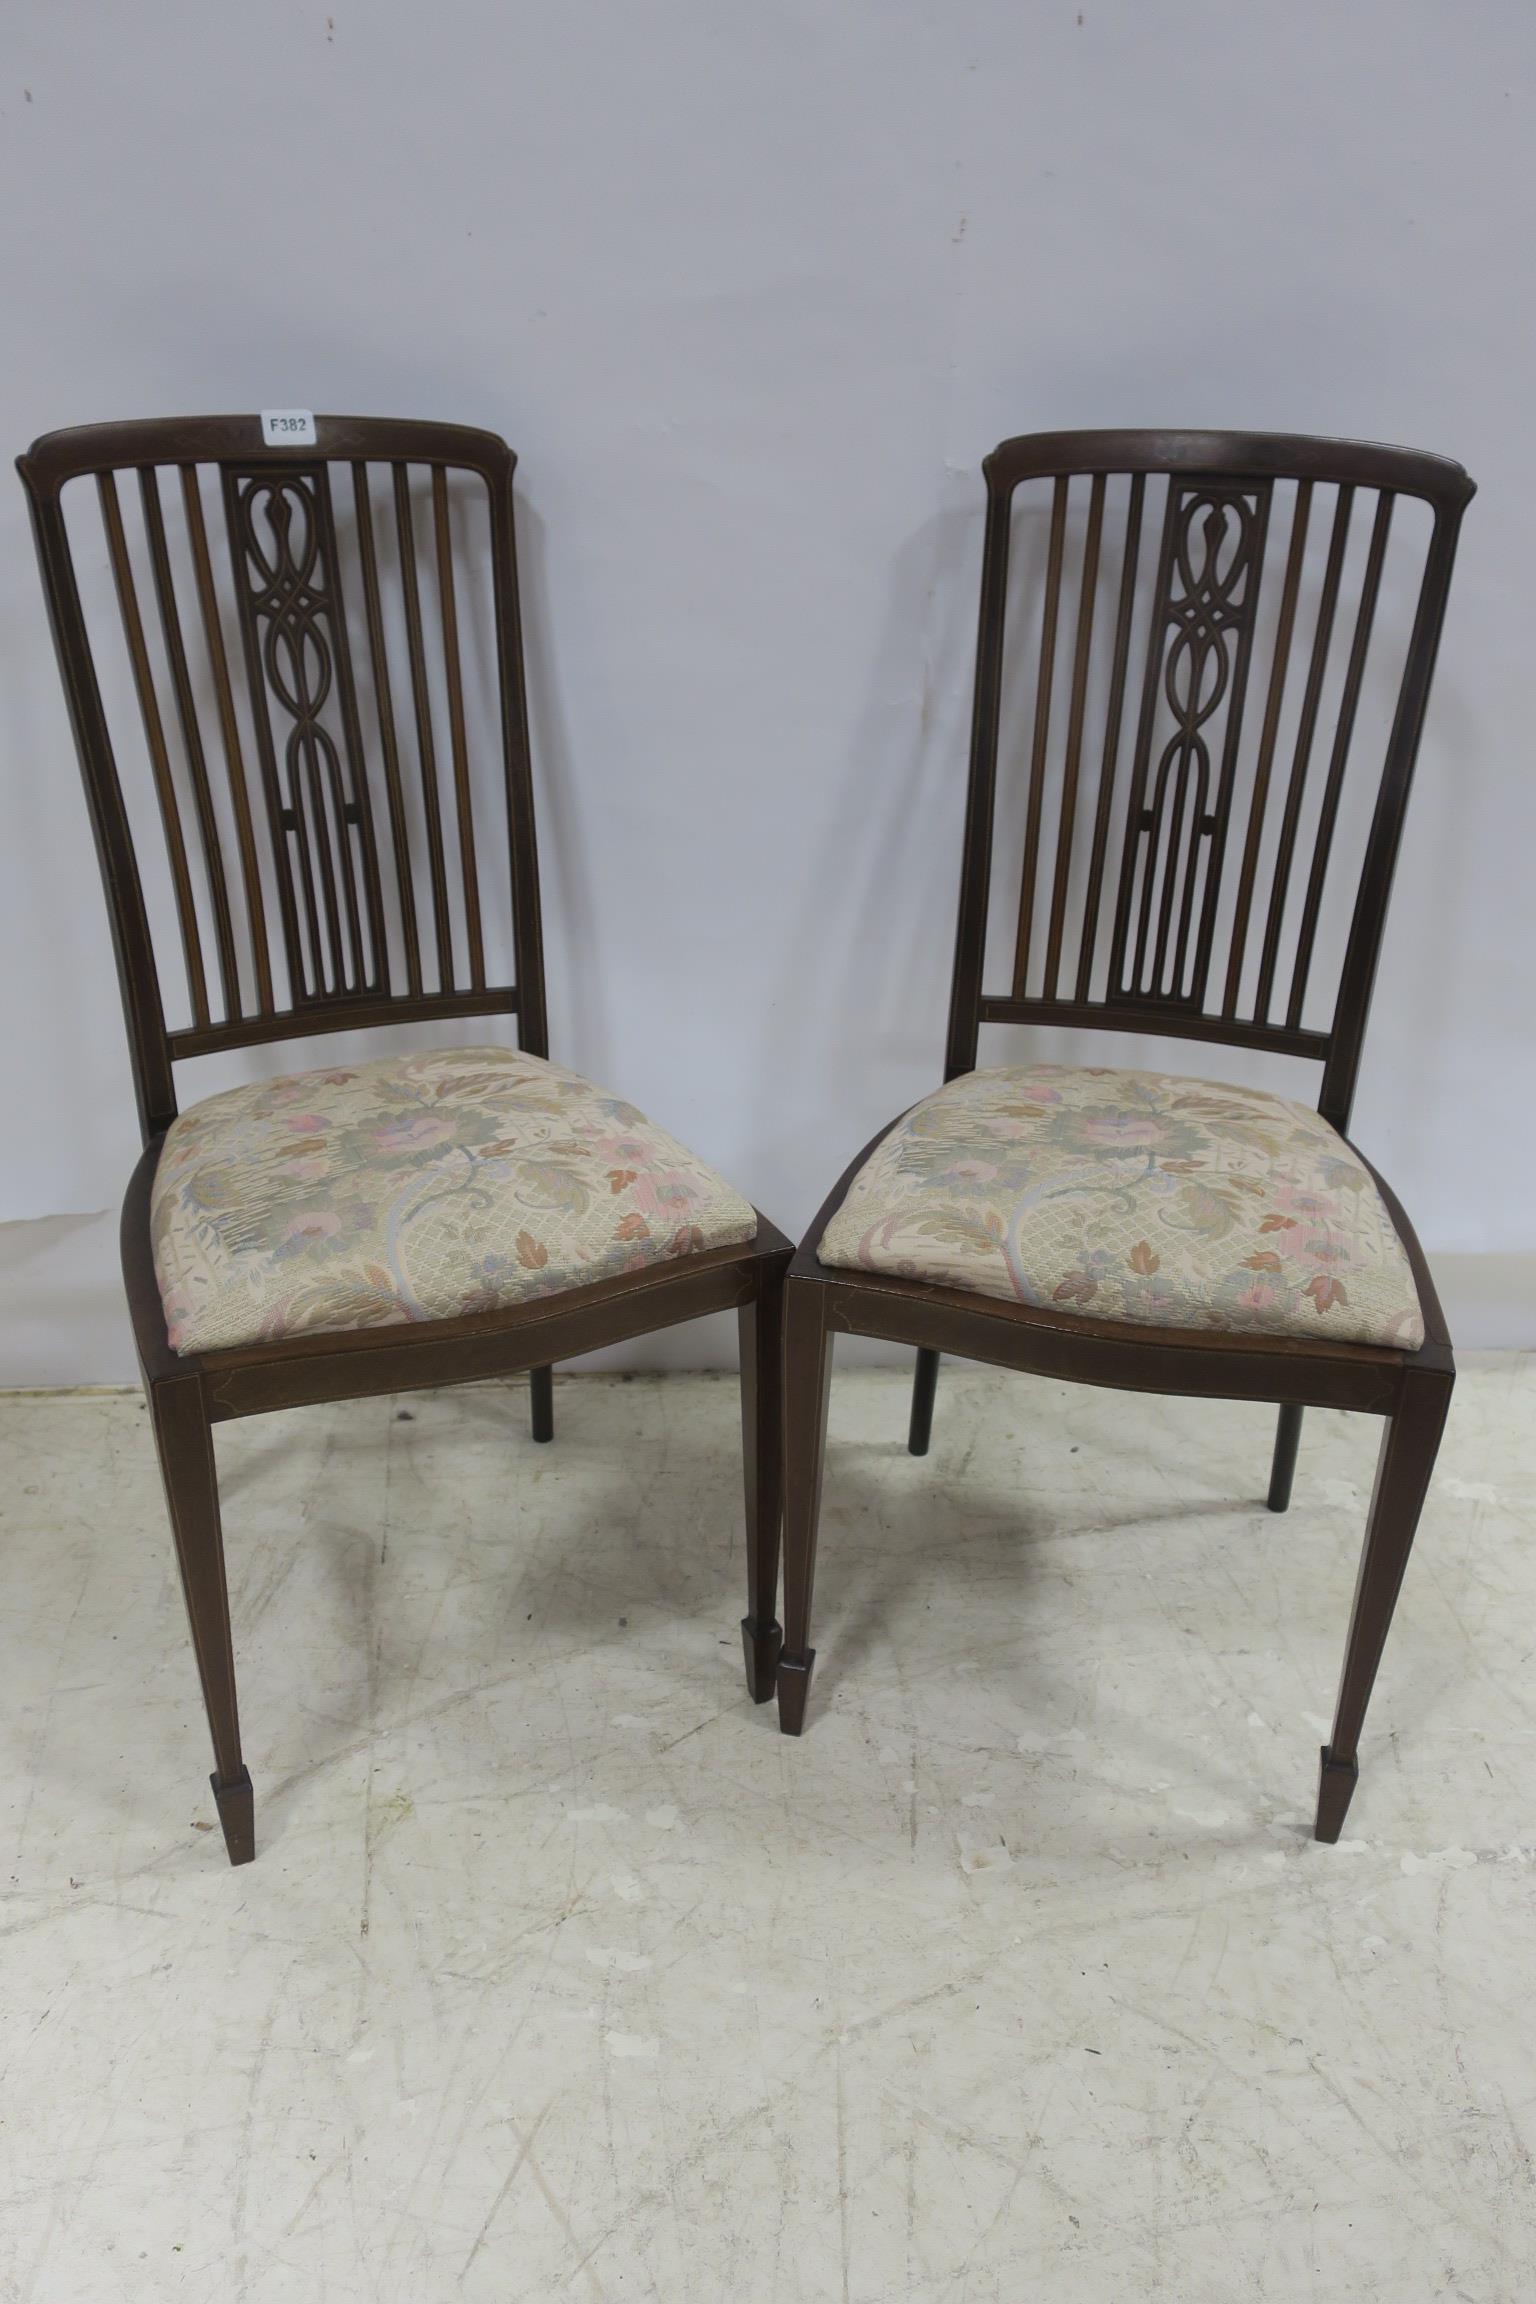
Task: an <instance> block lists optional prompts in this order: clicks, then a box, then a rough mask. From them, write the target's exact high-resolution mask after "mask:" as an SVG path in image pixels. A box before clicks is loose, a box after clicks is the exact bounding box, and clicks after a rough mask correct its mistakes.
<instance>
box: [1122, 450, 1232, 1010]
mask: <svg viewBox="0 0 1536 2304" xmlns="http://www.w3.org/2000/svg"><path fill="white" fill-rule="evenodd" d="M1269 502H1270V490H1269V488H1268V486H1267V485H1260V486H1258V487H1252V488H1241V487H1231V486H1223V485H1221V484H1219V483H1217V482H1207V481H1196V482H1193V483H1176V484H1175V485H1174V486H1172V487H1170V489H1169V492H1168V507H1167V513H1166V516H1165V519H1164V524H1163V545H1162V553H1161V559H1160V565H1159V569H1158V583H1157V595H1156V599H1155V602H1154V605H1153V610H1152V625H1151V637H1150V640H1149V644H1148V649H1147V667H1146V678H1145V683H1144V687H1143V696H1142V711H1141V724H1140V728H1139V731H1138V734H1137V742H1136V755H1135V766H1134V772H1133V783H1132V789H1131V804H1130V830H1129V836H1128V838H1127V840H1126V843H1125V851H1124V856H1123V859H1122V863H1121V872H1120V893H1119V901H1118V904H1117V907H1116V912H1115V928H1114V941H1113V944H1112V947H1111V954H1110V982H1111V985H1112V987H1113V990H1114V994H1115V996H1116V997H1118V998H1121V999H1126V1000H1145V999H1151V1000H1174V1001H1183V1002H1186V1003H1187V1004H1188V1005H1189V1006H1191V1007H1193V1008H1198V1007H1199V1006H1200V1004H1201V1002H1202V1000H1203V998H1204V995H1205V978H1206V972H1207V969H1208V968H1209V965H1210V952H1211V938H1212V934H1213V931H1214V927H1215V917H1216V901H1217V897H1218V894H1219V891H1220V884H1221V864H1222V856H1223V852H1224V849H1225V844H1226V830H1227V820H1228V816H1229V814H1230V811H1231V806H1232V785H1233V770H1234V765H1235V761H1236V756H1237V742H1238V737H1239V734H1240V732H1241V729H1242V720H1243V702H1244V696H1245V692H1246V689H1247V682H1248V661H1249V656H1250V654H1251V651H1252V647H1253V630H1254V622H1255V618H1256V615H1257V610H1258V601H1259V592H1260V578H1261V574H1262V571H1263V564H1264V544H1265V537H1266V534H1267V530H1268V523H1269ZM1160 699H1161V701H1162V703H1163V704H1165V705H1166V708H1167V711H1168V712H1169V713H1170V714H1171V716H1172V720H1173V732H1172V734H1171V735H1170V736H1169V737H1168V739H1167V741H1166V742H1165V743H1164V745H1163V747H1162V750H1161V751H1160V752H1159V754H1158V757H1157V762H1156V766H1155V768H1154V767H1152V766H1151V762H1150V756H1151V748H1152V743H1153V740H1154V733H1155V730H1156V727H1157V722H1158V713H1159V700H1160ZM1218 740H1219V742H1220V766H1219V768H1213V764H1212V757H1211V753H1212V746H1213V744H1214V743H1216V742H1217V741H1218ZM1149 784H1150V797H1149V793H1148V787H1149ZM1197 905H1198V911H1197ZM1197 919H1198V926H1197V924H1196V923H1197Z"/></svg>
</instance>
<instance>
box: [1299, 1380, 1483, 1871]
mask: <svg viewBox="0 0 1536 2304" xmlns="http://www.w3.org/2000/svg"><path fill="white" fill-rule="evenodd" d="M1453 1381H1454V1378H1453V1376H1452V1374H1451V1372H1450V1370H1449V1369H1446V1370H1444V1371H1414V1372H1410V1373H1407V1374H1405V1376H1404V1379H1403V1390H1402V1394H1401V1397H1400V1399H1399V1402H1398V1407H1397V1412H1396V1414H1395V1415H1394V1416H1393V1417H1392V1418H1391V1420H1390V1421H1389V1423H1388V1425H1387V1428H1386V1431H1385V1432H1384V1433H1383V1435H1382V1441H1381V1456H1380V1459H1379V1461H1378V1463H1377V1466H1376V1486H1375V1490H1374V1492H1373V1494H1372V1496H1371V1510H1370V1517H1369V1519H1368V1521H1367V1522H1366V1530H1365V1549H1364V1550H1363V1552H1362V1553H1361V1555H1360V1575H1359V1579H1358V1581H1357V1583H1356V1585H1355V1603H1354V1608H1353V1610H1352V1611H1351V1614H1350V1620H1349V1638H1348V1640H1347V1641H1346V1643H1345V1648H1344V1674H1343V1678H1342V1679H1341V1681H1340V1683H1339V1702H1338V1709H1337V1711H1336V1712H1335V1713H1334V1717H1333V1735H1332V1737H1331V1739H1330V1741H1329V1742H1328V1743H1326V1744H1325V1745H1324V1746H1323V1751H1322V1767H1321V1772H1320V1775H1319V1780H1318V1789H1317V1822H1316V1827H1315V1833H1316V1837H1317V1838H1318V1839H1319V1840H1337V1838H1338V1836H1339V1834H1340V1832H1341V1831H1342V1830H1343V1828H1344V1818H1345V1816H1346V1815H1347V1813H1348V1811H1349V1803H1350V1799H1351V1797H1352V1795H1353V1793H1354V1789H1355V1784H1356V1782H1357V1780H1358V1778H1359V1774H1360V1764H1359V1760H1358V1757H1357V1747H1358V1745H1359V1740H1360V1730H1361V1726H1362V1724H1363V1723H1364V1720H1365V1708H1366V1706H1367V1705H1368V1704H1369V1702H1370V1700H1371V1689H1372V1687H1373V1686H1374V1685H1375V1680H1376V1668H1377V1666H1378V1665H1379V1664H1380V1662H1381V1652H1382V1650H1383V1648H1384V1647H1385V1646H1386V1640H1387V1631H1388V1628H1389V1626H1390V1625H1391V1622H1392V1611H1393V1609H1394V1608H1395V1607H1396V1605H1397V1595H1398V1593H1399V1591H1400V1590H1401V1588H1402V1582H1403V1572H1404V1570H1405V1569H1406V1568H1407V1566H1408V1554H1409V1552H1410V1551H1411V1549H1412V1547H1413V1537H1414V1530H1415V1529H1416V1528H1417V1527H1418V1524H1419V1512H1420V1509H1421V1507H1422V1505H1423V1502H1424V1497H1425V1493H1426V1491H1427V1489H1428V1487H1429V1479H1430V1474H1431V1473H1432V1472H1433V1470H1434V1468H1435V1457H1436V1455H1437V1454H1438V1452H1439V1448H1440V1435H1441V1433H1442V1432H1443V1431H1444V1429H1445V1418H1446V1411H1447V1409H1448V1408H1449V1407H1450V1403H1451V1386H1452V1383H1453Z"/></svg>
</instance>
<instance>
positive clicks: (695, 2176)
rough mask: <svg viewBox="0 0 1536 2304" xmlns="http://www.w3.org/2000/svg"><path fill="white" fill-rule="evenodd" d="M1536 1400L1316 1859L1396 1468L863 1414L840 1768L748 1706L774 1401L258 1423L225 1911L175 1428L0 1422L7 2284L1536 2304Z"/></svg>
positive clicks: (0, 2139)
mask: <svg viewBox="0 0 1536 2304" xmlns="http://www.w3.org/2000/svg"><path fill="white" fill-rule="evenodd" d="M1533 1408H1536V1364H1533V1363H1531V1362H1529V1361H1519V1360H1506V1361H1501V1362H1485V1363H1483V1364H1482V1365H1480V1366H1478V1365H1474V1367H1473V1368H1472V1369H1471V1370H1469V1371H1468V1372H1466V1373H1465V1374H1464V1375H1463V1378H1462V1382H1461V1388H1460V1390H1459V1391H1458V1393H1457V1397H1456V1403H1455V1406H1454V1408H1453V1411H1452V1419H1451V1426H1450V1432H1449V1435H1448V1439H1447V1443H1446V1447H1445V1450H1444V1452H1443V1454H1442V1457H1441V1470H1440V1474H1439V1477H1438V1479H1437V1482H1436V1486H1435V1490H1434V1493H1433V1496H1432V1498H1431V1501H1430V1505H1429V1507H1428V1511H1427V1514H1426V1519H1425V1524H1424V1526H1423V1528H1422V1530H1421V1533H1420V1541H1419V1549H1418V1552H1417V1554H1416V1556H1415V1560H1414V1564H1413V1567H1412V1569H1411V1571H1410V1576H1409V1581H1408V1586H1407V1589H1406V1592H1405V1596H1404V1600H1403V1604H1402V1607H1401V1608H1400V1610H1399V1616H1398V1622H1397V1626H1396V1629H1395V1632H1394V1636H1393V1639H1392V1642H1391V1645H1390V1646H1389V1648H1388V1652H1387V1661H1386V1666H1385V1669H1384V1673H1383V1678H1382V1683H1381V1686H1380V1688H1379V1690H1378V1693H1377V1699H1376V1703H1375V1707H1374V1709H1373V1712H1372V1715H1371V1719H1370V1722H1369V1725H1368V1731H1367V1744H1366V1746H1365V1748H1364V1750H1363V1754H1362V1763H1363V1767H1362V1778H1361V1785H1360V1790H1359V1792H1358V1794H1357V1796H1356V1800H1355V1806H1354V1810H1353V1813H1352V1815H1351V1818H1350V1834H1351V1836H1350V1837H1348V1838H1346V1839H1345V1840H1344V1841H1342V1842H1341V1843H1340V1845H1339V1846H1338V1847H1337V1848H1336V1849H1325V1848H1319V1847H1316V1846H1314V1845H1313V1844H1312V1843H1311V1842H1310V1840H1309V1839H1308V1837H1307V1831H1308V1824H1309V1819H1310V1812H1311V1802H1312V1796H1313V1778H1314V1770H1315V1765H1316V1749H1317V1746H1318V1744H1319V1742H1320V1741H1321V1739H1322V1737H1323V1735H1324V1733H1325V1732H1326V1727H1327V1720H1326V1714H1327V1711H1328V1707H1329V1705H1330V1703H1331V1699H1332V1692H1333V1682H1334V1678H1335V1675H1336V1672H1337V1668H1338V1662H1339V1657H1340V1653H1341V1649H1342V1642H1343V1633H1344V1623H1345V1617H1346V1614H1347V1610H1348V1604H1349V1596H1350V1590H1351V1585H1352V1580H1353V1575H1354V1564H1355V1557H1356V1552H1357V1547H1358V1543H1359V1537H1360V1531H1361V1527H1362V1520H1363V1513H1364V1508H1365V1501H1366V1497H1367V1494H1368V1490H1369V1484H1370V1478H1371V1472H1372V1467H1373V1462H1374V1454H1375V1442H1376V1436H1377V1429H1378V1428H1377V1427H1375V1426H1374V1425H1373V1424H1372V1423H1371V1422H1370V1421H1369V1420H1368V1419H1358V1420H1350V1419H1346V1418H1344V1417H1339V1416H1327V1415H1321V1414H1319V1415H1314V1416H1312V1417H1310V1418H1309V1420H1308V1429H1307V1433H1306V1437H1305V1440H1304V1443H1303V1450H1302V1459H1301V1468H1300V1472H1299V1476H1298V1481H1297V1500H1296V1503H1295V1505H1294V1507H1293V1509H1292V1511H1291V1514H1290V1516H1289V1518H1288V1519H1286V1520H1284V1521H1276V1520H1272V1519H1271V1518H1270V1517H1269V1516H1268V1515H1267V1514H1266V1513H1265V1512H1264V1511H1263V1510H1262V1509H1261V1508H1260V1506H1259V1503H1258V1499H1259V1497H1260V1495H1261V1493H1262V1488H1263V1481H1264V1475H1265V1470H1266V1465H1267V1454H1268V1442H1269V1428H1270V1419H1269V1416H1268V1413H1267V1412H1264V1411H1258V1410H1254V1409H1250V1408H1243V1407H1225V1406H1199V1405H1194V1404H1180V1403H1168V1402H1160V1401H1155V1400H1145V1401H1143V1400H1136V1399H1132V1398H1128V1397H1122V1396H1117V1395H1114V1394H1109V1393H1092V1392H1086V1391H1070V1390H1068V1389H1066V1388H1064V1387H1060V1386H1057V1385H1053V1384H1044V1383H1031V1382H1027V1381H1025V1380H1022V1379H1016V1378H1009V1377H1004V1376H1000V1375H996V1374H993V1373H989V1372H983V1371H967V1370H962V1369H959V1368H953V1367H951V1368H946V1370H945V1374H944V1379H943V1383H942V1387H941V1391H940V1399H939V1415H938V1423H937V1428H936V1438H935V1444H934V1452H933V1455H932V1456H931V1457H930V1458H929V1460H928V1462H927V1464H926V1465H919V1464H916V1463H914V1462H912V1460H911V1459H909V1458H908V1456H907V1455H906V1453H905V1450H904V1448H903V1445H902V1441H903V1433H904V1425H905V1413H906V1385H905V1381H904V1379H902V1378H900V1377H893V1376H890V1375H886V1374H881V1373H876V1372H863V1373H859V1372H851V1373H848V1374H846V1375H844V1376H841V1377H840V1378H839V1379H838V1380H837V1382H836V1383H835V1385H834V1390H833V1409H832V1446H831V1451H830V1458H829V1469H828V1480H827V1496H826V1510H825V1516H824V1521H823V1532H822V1567H821V1574H820V1593H819V1601H820V1607H819V1617H818V1624H817V1643H818V1646H819V1649H820V1663H819V1666H818V1674H817V1682H816V1686H815V1689H814V1691H813V1697H812V1703H813V1717H812V1720H811V1723H810V1726H809V1728H808V1730H807V1733H806V1735H805V1737H804V1739H803V1741H801V1742H800V1743H799V1744H792V1743H789V1742H786V1741H785V1740H783V1739H781V1738H780V1737H779V1735H778V1734H777V1732H776V1729H775V1726H774V1720H773V1716H772V1714H771V1713H770V1712H766V1711H764V1712H759V1711H756V1710H754V1709H753V1707H752V1706H751V1705H750V1704H749V1703H748V1702H747V1701H746V1698H745V1695H744V1693H743V1690H742V1685H741V1679H740V1653H739V1647H738V1641H737V1634H736V1619H737V1617H738V1616H739V1615H740V1613H741V1608H742V1604H743V1603H742V1593H741V1590H740V1585H741V1582H742V1575H741V1536H740V1526H739V1506H738V1495H737V1455H736V1451H737V1423H736V1404H735V1397H734V1386H733V1384H732V1383H731V1382H730V1380H729V1379H725V1378H720V1377H708V1376H702V1377H693V1378H679V1377H672V1378H662V1379H636V1380H633V1381H623V1380H621V1379H617V1378H589V1379H580V1380H573V1381H570V1382H565V1383H562V1384H561V1385H560V1387H559V1389H558V1393H557V1402H556V1414H557V1421H558V1437H557V1440H556V1444H555V1446H554V1447H553V1448H552V1449H535V1448H534V1447H533V1446H532V1445H531V1443H530V1442H529V1441H528V1439H527V1436H526V1402H525V1400H524V1398H523V1396H522V1394H521V1391H520V1389H519V1388H516V1387H511V1388H506V1389H502V1388H495V1387H484V1388H477V1389H473V1390H468V1391H461V1392H457V1393H445V1394H440V1395H426V1396H417V1397H416V1398H414V1399H412V1400H411V1401H410V1402H409V1403H408V1409H409V1416H408V1418H407V1417H406V1415H405V1414H404V1413H403V1412H401V1411H398V1410H397V1409H396V1407H395V1405H394V1404H392V1403H371V1404H370V1403H364V1404H357V1405H348V1406H344V1407H338V1408H331V1409H314V1410H308V1411H304V1412H302V1413H296V1414H292V1415H289V1416H285V1417H281V1418H269V1419H265V1420H263V1421H260V1422H257V1423H253V1424H246V1425H239V1426H234V1427H226V1428H225V1431H224V1433H223V1434H222V1435H221V1437H220V1442H219V1448H220V1458H221V1463H222V1466H223V1469H224V1477H225V1492H226V1524H227V1532H228V1537H229V1545H230V1559H231V1583H232V1588H233V1594H234V1610H235V1626H236V1641H237V1648H238V1653H239V1659H240V1664H241V1670H242V1687H243V1691H244V1697H245V1703H244V1713H245V1729H246V1748H247V1755H248V1758H249V1760H250V1763H251V1769H252V1773H253V1775H254V1777H255V1780H256V1787H257V1832H258V1838H259V1842H260V1847H261V1853H260V1855H259V1857H258V1859H257V1862H256V1863H255V1865H254V1866H251V1867H249V1868H247V1869H245V1870H243V1871H240V1872H231V1871H229V1870H228V1869H227V1868H226V1866H225V1863H224V1859H223V1850H222V1845H221V1843H220V1841H219V1837H218V1833H217V1831H216V1829H214V1828H213V1811H212V1804H211V1801H210V1799H209V1797H208V1794H207V1790H206V1770H207V1767H208V1759H207V1754H206V1739H205V1735H204V1731H203V1724H202V1716H201V1711H200V1707H199V1704H198V1700H197V1695H196V1688H195V1681H194V1676H193V1669H192V1660H191V1655H190V1651H189V1648H188V1644H187V1641H186V1637H185V1632H184V1627H183V1620H182V1613H181V1602H180V1597H179V1592H178V1590H177V1587H176V1583H175V1579H174V1573H173V1570H172V1565H171V1554H170V1546H169V1540H168V1537H167V1535H166V1533H165V1530H164V1526H163V1521H162V1510H161V1502H160V1496H159V1492H158V1486H157V1476H156V1472H155V1466H154V1462H153V1458H152V1454H151V1450H150V1443H149V1436H148V1433H147V1430H146V1428H145V1420H144V1416H143V1413H142V1410H141V1409H140V1408H139V1406H138V1404H137V1403H136V1402H135V1400H134V1399H132V1398H131V1397H128V1396H125V1395H108V1396H80V1395H73V1396H70V1395H65V1396H55V1397H31V1398H27V1397H11V1398H9V1399H7V1400H5V1401H4V1402H3V1403H0V1437H3V1443H4V1462H5V1468H6V1469H5V1480H4V1493H3V1504H4V1509H5V1528H4V1534H3V1540H0V1558H3V1562H4V1587H3V1607H0V1736H3V1751H4V1771H3V1781H0V1800H3V1811H0V1884H3V1886H4V1890H5V1911H4V1927H5V1932H6V1942H5V1950H4V1959H3V1962H0V2295H3V2297H4V2298H5V2299H7V2304H10V2300H12V2299H15V2300H17V2304H114V2300H117V2299H127V2300H131V2304H140V2300H148V2299H160V2298H182V2297H186V2298H196V2299H198V2300H199V2304H211V2300H219V2304H222V2300H223V2299H226V2298H236V2299H241V2300H244V2304H272V2300H276V2299H289V2298H293V2299H310V2298H313V2299H324V2300H325V2304H350V2300H352V2299H354V2298H355V2299H359V2300H362V2299H369V2300H371V2304H379V2300H383V2304H396V2300H397V2299H398V2300H400V2304H405V2300H407V2299H409V2300H410V2304H436V2300H438V2299H449V2298H455V2299H457V2298H465V2299H469V2300H470V2304H479V2300H492V2299H494V2300H496V2304H506V2300H508V2299H517V2300H521V2299H524V2298H528V2299H543V2298H546V2297H564V2296H571V2297H578V2298H613V2299H624V2300H626V2304H628V2300H633V2299H643V2298H644V2299H648V2298H657V2299H664V2300H665V2304H685V2300H686V2304H692V2300H695V2299H698V2300H705V2299H708V2300H711V2304H713V2300H715V2299H722V2300H723V2299H726V2298H741V2299H747V2300H749V2304H757V2300H759V2299H762V2300H765V2304H766V2300H769V2299H771V2300H772V2304H792V2300H799V2299H804V2300H806V2304H810V2300H818V2304H819V2300H820V2299H823V2298H825V2299H838V2300H844V2304H894V2300H897V2299H903V2300H910V2304H940V2300H941V2299H943V2300H950V2304H960V2300H962V2299H964V2300H966V2304H982V2300H997V2304H1021V2300H1028V2304H1033V2300H1035V2299H1041V2300H1045V2299H1049V2300H1050V2304H1101V2300H1102V2304H1138V2300H1140V2299H1168V2300H1169V2304H1207V2300H1209V2304H1234V2300H1241V2299H1248V2298H1262V2299H1291V2298H1297V2299H1300V2298H1307V2299H1327V2300H1329V2304H1333V2300H1335V2299H1342V2298H1348V2299H1350V2304H1358V2300H1361V2299H1369V2298H1380V2299H1384V2300H1385V2299H1390V2300H1391V2304H1418V2300H1419V2299H1426V2300H1427V2299H1430V2298H1464V2299H1468V2300H1469V2304H1470V2300H1473V2299H1475V2300H1476V2304H1496V2300H1503V2299H1525V2298H1529V2297H1531V2296H1532V2295H1536V2189H1533V2180H1532V2168H1531V2153H1532V2150H1533V2148H1536V2058H1533V2054H1532V2017H1531V1978H1532V1964H1533V1945H1536V1873H1533V1856H1536V1833H1533V1824H1532V1790H1533V1783H1536V1745H1533V1731H1536V1684H1533V1680H1532V1675H1531V1671H1530V1655H1531V1647H1532V1639H1533V1634H1532V1625H1533V1623H1536V1547H1533V1545H1532V1543H1531V1541H1530V1538H1531V1534H1532V1527H1531V1513H1530V1504H1529V1499H1530V1496H1531V1493H1532V1489H1533V1485H1536V1419H1533Z"/></svg>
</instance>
